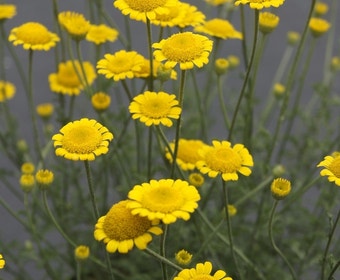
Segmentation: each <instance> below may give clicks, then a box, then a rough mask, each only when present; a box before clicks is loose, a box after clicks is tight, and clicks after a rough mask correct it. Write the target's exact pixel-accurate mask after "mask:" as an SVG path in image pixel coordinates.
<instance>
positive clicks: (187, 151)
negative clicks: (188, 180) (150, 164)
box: [165, 138, 207, 171]
mask: <svg viewBox="0 0 340 280" xmlns="http://www.w3.org/2000/svg"><path fill="white" fill-rule="evenodd" d="M204 146H207V144H205V143H204V142H203V141H201V140H197V139H184V138H181V139H179V141H178V148H177V158H176V162H177V164H178V165H179V167H180V168H181V169H182V170H184V171H186V170H193V169H195V167H196V163H197V162H198V161H199V160H202V159H203V157H202V156H201V155H200V154H199V153H198V151H199V150H200V149H202V148H203V147H204ZM170 149H171V151H172V152H174V149H175V143H174V142H172V143H170ZM165 157H166V158H167V159H168V160H169V161H170V163H172V154H171V153H170V151H169V150H168V149H166V151H165Z"/></svg>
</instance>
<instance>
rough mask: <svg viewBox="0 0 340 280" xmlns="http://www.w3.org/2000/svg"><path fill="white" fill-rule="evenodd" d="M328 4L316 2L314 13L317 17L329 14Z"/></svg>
mask: <svg viewBox="0 0 340 280" xmlns="http://www.w3.org/2000/svg"><path fill="white" fill-rule="evenodd" d="M328 8H329V7H328V4H327V3H324V2H316V3H315V6H314V13H315V15H316V16H322V15H324V14H326V13H327V12H328Z"/></svg>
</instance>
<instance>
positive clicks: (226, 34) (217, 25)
mask: <svg viewBox="0 0 340 280" xmlns="http://www.w3.org/2000/svg"><path fill="white" fill-rule="evenodd" d="M194 31H195V32H200V33H205V34H208V35H210V36H214V37H216V38H220V39H242V38H243V36H242V33H241V32H239V31H237V30H235V28H234V27H233V26H232V24H231V23H230V22H229V21H228V20H226V19H221V18H214V19H211V20H208V21H206V22H205V23H204V24H202V25H198V26H196V27H195V28H194Z"/></svg>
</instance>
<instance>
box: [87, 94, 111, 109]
mask: <svg viewBox="0 0 340 280" xmlns="http://www.w3.org/2000/svg"><path fill="white" fill-rule="evenodd" d="M91 103H92V106H93V108H94V109H95V110H97V111H98V112H102V111H105V110H106V109H107V108H109V107H110V104H111V97H110V95H108V94H106V93H104V92H97V93H95V94H94V95H92V97H91Z"/></svg>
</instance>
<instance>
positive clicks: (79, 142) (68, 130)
mask: <svg viewBox="0 0 340 280" xmlns="http://www.w3.org/2000/svg"><path fill="white" fill-rule="evenodd" d="M112 139H113V134H112V133H111V132H110V131H109V130H108V129H107V128H106V127H105V126H103V125H101V124H100V123H99V122H97V121H96V120H93V119H87V118H83V119H80V120H77V121H74V122H69V123H68V124H66V125H65V126H63V127H62V128H61V129H60V133H58V134H55V135H54V136H53V137H52V140H53V141H54V147H55V148H56V150H55V153H56V155H57V156H61V157H64V158H66V159H70V160H94V159H95V158H96V156H100V155H102V154H106V153H107V152H108V150H109V148H108V146H109V143H110V141H111V140H112Z"/></svg>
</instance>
